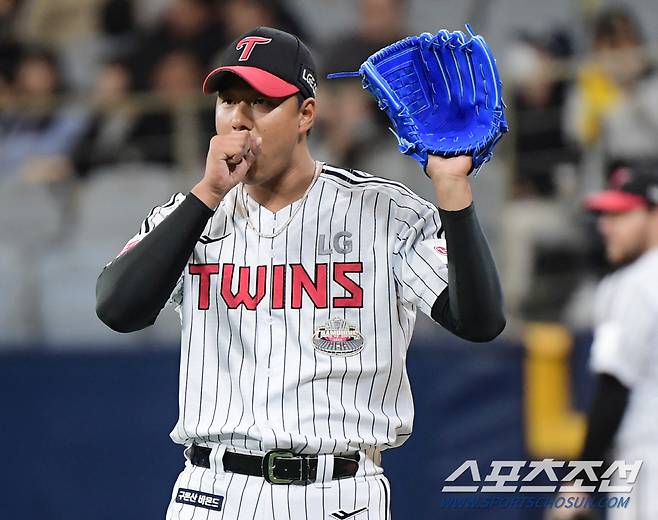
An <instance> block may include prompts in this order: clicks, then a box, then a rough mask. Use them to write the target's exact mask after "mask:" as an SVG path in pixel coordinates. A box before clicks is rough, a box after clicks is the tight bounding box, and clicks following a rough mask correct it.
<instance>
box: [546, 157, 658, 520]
mask: <svg viewBox="0 0 658 520" xmlns="http://www.w3.org/2000/svg"><path fill="white" fill-rule="evenodd" d="M657 204H658V167H656V165H655V164H651V165H650V164H647V163H644V164H642V163H636V164H633V165H627V166H624V167H619V168H617V169H616V170H615V171H614V172H613V173H612V175H611V177H610V186H609V188H608V189H607V190H606V191H603V192H601V193H598V194H595V195H593V196H591V197H589V198H588V199H587V200H586V206H587V208H589V209H590V210H592V211H595V212H597V213H598V228H599V231H600V233H601V235H602V236H603V240H604V243H605V247H606V255H607V258H608V260H609V262H610V263H611V264H612V265H613V266H615V267H616V269H615V271H614V272H613V273H612V274H610V275H608V276H607V277H606V278H604V279H603V280H602V281H601V283H600V285H599V288H598V291H597V294H596V298H595V308H594V313H595V330H594V342H593V344H592V352H591V359H590V366H591V369H592V370H593V372H594V373H595V374H596V390H595V395H594V398H593V401H592V405H591V408H590V410H589V413H588V430H587V435H586V439H585V444H584V447H583V450H582V452H581V454H580V457H579V460H588V461H605V460H607V459H611V460H623V461H624V462H625V463H626V464H629V465H632V464H634V463H635V462H636V461H642V463H641V471H640V472H639V475H638V477H637V480H636V482H635V483H634V484H633V491H632V493H631V494H630V500H629V503H628V507H626V508H615V509H610V510H609V511H608V515H607V518H609V519H613V520H645V519H646V520H648V519H654V518H657V517H658V497H657V496H656V490H657V489H658V455H657V454H656V448H657V447H658V421H656V417H655V415H654V413H655V411H656V410H657V409H658V329H657V328H656V324H657V323H658V277H657V276H656V275H657V274H658V210H657V209H656V205H657ZM608 455H610V456H609V457H608ZM604 468H605V466H604ZM601 473H603V471H601ZM599 476H600V475H599ZM619 484H624V485H627V482H623V483H622V482H619ZM589 485H596V483H589ZM612 494H613V495H615V494H616V493H612ZM624 496H628V495H624ZM575 513H576V511H575V510H572V511H571V512H569V511H565V512H564V513H563V514H562V515H561V516H559V515H556V516H555V517H556V518H571V517H572V516H573V515H574V514H575ZM582 513H583V512H582V511H581V514H582Z"/></svg>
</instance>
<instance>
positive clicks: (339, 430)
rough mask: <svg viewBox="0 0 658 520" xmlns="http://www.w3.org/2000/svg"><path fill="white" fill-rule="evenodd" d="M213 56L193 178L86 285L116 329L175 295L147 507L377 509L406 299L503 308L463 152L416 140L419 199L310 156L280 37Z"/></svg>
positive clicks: (478, 326)
mask: <svg viewBox="0 0 658 520" xmlns="http://www.w3.org/2000/svg"><path fill="white" fill-rule="evenodd" d="M222 64H223V66H222V67H220V68H218V69H216V70H215V71H213V72H212V73H211V74H210V75H209V76H208V78H207V79H206V82H205V83H204V90H205V91H206V92H208V93H210V92H218V100H217V109H216V126H217V135H216V136H214V137H213V138H212V139H211V142H210V148H209V152H208V158H207V163H206V171H205V174H204V177H203V179H202V180H201V181H200V182H199V183H198V184H196V185H195V186H194V187H193V188H192V190H191V192H190V194H188V195H187V196H185V195H182V194H177V195H174V196H173V197H172V198H171V199H170V200H169V201H168V202H167V203H166V204H164V205H163V206H160V207H158V208H154V209H153V210H152V211H151V213H150V214H149V216H148V217H147V218H146V220H145V221H144V223H143V224H142V227H141V229H140V231H139V233H138V234H137V235H136V236H135V237H134V238H133V239H132V240H130V241H129V242H128V244H127V246H126V248H124V251H122V253H121V254H120V255H119V257H118V258H117V259H116V260H114V261H113V262H112V263H110V264H109V265H108V266H107V267H106V268H105V270H104V271H103V273H102V274H101V276H100V277H99V281H98V286H97V299H98V302H97V312H98V315H99V317H100V318H101V319H102V320H103V321H104V322H105V323H106V324H108V325H109V326H110V327H112V328H114V329H115V330H118V331H122V332H129V331H132V330H138V329H140V328H143V327H145V326H148V325H149V324H151V323H153V322H154V320H155V319H156V317H157V315H158V313H159V311H160V309H161V308H162V306H163V305H164V304H165V303H166V301H167V300H168V299H169V298H170V297H171V299H172V300H173V301H174V302H175V303H176V304H178V306H179V312H180V315H181V321H182V335H181V339H182V341H181V347H182V351H181V369H180V394H179V396H180V397H179V410H180V416H179V419H178V423H177V424H176V426H175V427H174V429H173V431H172V433H171V437H172V439H173V440H174V441H175V442H177V443H180V444H184V445H186V446H188V449H186V451H185V454H186V467H185V469H184V470H183V472H182V473H181V474H180V475H179V477H178V479H177V481H176V484H175V486H174V490H173V493H172V500H171V503H170V505H169V508H168V511H167V518H171V519H174V518H176V519H178V518H181V519H182V518H185V519H190V518H193V517H194V518H213V519H215V518H224V519H226V520H233V519H242V518H250V519H251V518H287V519H302V518H303V519H309V518H312V519H320V518H321V519H326V518H338V519H347V518H352V517H355V518H356V517H358V518H361V519H362V520H365V519H368V520H379V519H385V518H388V515H389V500H390V492H389V488H388V481H387V480H386V478H385V477H384V476H383V474H382V468H381V466H380V455H381V452H382V450H384V449H387V448H389V447H395V446H399V445H400V444H402V443H403V442H404V441H405V440H406V439H407V438H408V436H409V435H410V433H411V429H412V422H413V403H412V398H411V391H410V387H409V381H408V378H407V374H406V369H405V358H406V349H407V347H408V345H409V341H410V339H411V335H412V331H413V326H414V321H415V317H416V310H417V309H418V308H420V310H422V311H423V312H425V313H426V314H428V315H430V316H432V317H433V318H434V319H435V320H437V321H438V322H439V323H441V324H442V325H444V326H445V327H446V328H448V329H449V330H451V331H453V332H454V333H455V334H458V335H460V336H461V337H464V338H467V339H471V340H474V341H487V340H490V339H493V338H494V337H495V336H497V335H498V334H499V333H500V331H501V330H502V329H503V327H504V325H505V319H504V316H503V313H502V302H501V300H502V298H501V294H500V285H499V282H498V277H497V274H496V269H495V265H494V263H493V259H492V257H491V254H490V251H489V248H488V246H487V243H486V240H485V238H484V235H483V234H482V231H481V228H480V226H479V224H478V221H477V217H476V215H475V211H474V208H473V205H472V195H471V191H470V185H469V181H468V179H467V174H468V172H469V170H470V167H471V160H470V158H469V157H455V158H451V159H442V158H439V157H432V158H431V159H430V162H429V165H428V167H427V173H428V175H430V176H431V178H432V181H433V184H434V187H435V192H436V196H437V200H438V202H439V206H440V208H441V209H439V210H437V208H436V207H435V206H434V205H432V204H431V203H429V202H427V201H425V200H423V199H421V198H419V197H418V196H416V195H414V194H413V193H412V192H410V191H409V190H408V189H407V188H405V187H404V186H402V185H401V184H399V183H395V182H391V181H387V180H384V179H380V178H377V177H374V176H372V175H369V174H365V173H362V172H357V171H351V170H346V169H342V168H336V167H332V166H328V165H324V164H322V163H319V162H316V161H314V160H313V159H312V157H311V155H310V153H309V150H308V146H307V133H308V131H309V130H310V129H311V127H312V126H313V121H314V117H315V99H314V95H315V85H316V82H315V66H314V64H313V60H312V57H311V54H310V52H309V51H308V49H307V48H306V47H305V46H304V45H303V43H301V42H300V41H299V40H298V39H297V38H296V37H294V36H292V35H289V34H287V33H284V32H281V31H277V30H273V29H268V28H258V29H256V30H254V31H251V32H250V33H248V34H246V35H243V36H241V37H240V38H238V39H237V40H236V41H235V42H233V43H232V44H231V45H230V46H229V47H228V48H227V50H226V52H225V54H224V56H223V58H222ZM414 173H415V174H422V173H419V172H414ZM446 241H447V244H446ZM446 247H448V250H446ZM448 260H449V262H448ZM272 450H285V451H284V453H282V454H277V453H276V452H273V451H272Z"/></svg>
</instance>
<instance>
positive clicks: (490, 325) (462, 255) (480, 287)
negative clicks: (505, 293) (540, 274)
mask: <svg viewBox="0 0 658 520" xmlns="http://www.w3.org/2000/svg"><path fill="white" fill-rule="evenodd" d="M439 215H440V217H441V224H442V225H443V230H444V233H445V238H446V242H447V246H448V287H446V289H444V290H443V292H441V294H440V295H439V296H438V298H437V299H436V301H435V302H434V305H433V306H432V313H431V314H432V318H433V319H434V320H435V321H437V322H438V323H440V324H441V325H443V327H445V328H446V329H447V330H449V331H450V332H452V333H453V334H455V335H457V336H459V337H460V338H463V339H467V340H469V341H478V342H483V341H491V340H492V339H494V338H495V337H496V336H498V334H500V333H501V332H502V331H503V329H504V328H505V315H504V312H503V297H502V291H501V288H500V281H499V279H498V272H497V271H496V265H495V263H494V259H493V256H492V254H491V250H490V249H489V244H488V243H487V239H486V238H485V236H484V232H483V231H482V227H481V226H480V222H479V221H478V218H477V215H476V213H475V207H474V205H473V204H471V205H470V206H469V207H467V208H464V209H462V210H459V211H446V210H442V209H440V208H439Z"/></svg>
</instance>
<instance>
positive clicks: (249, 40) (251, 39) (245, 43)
mask: <svg viewBox="0 0 658 520" xmlns="http://www.w3.org/2000/svg"><path fill="white" fill-rule="evenodd" d="M271 41H272V38H263V37H262V36H245V37H244V38H242V39H241V40H240V41H239V42H238V44H237V45H236V46H235V50H238V51H239V50H240V49H243V50H242V54H240V57H239V58H238V61H247V60H248V59H249V56H251V53H252V51H253V50H254V47H256V45H267V44H268V43H270V42H271Z"/></svg>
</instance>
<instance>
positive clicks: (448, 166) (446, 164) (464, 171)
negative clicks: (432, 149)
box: [425, 155, 473, 180]
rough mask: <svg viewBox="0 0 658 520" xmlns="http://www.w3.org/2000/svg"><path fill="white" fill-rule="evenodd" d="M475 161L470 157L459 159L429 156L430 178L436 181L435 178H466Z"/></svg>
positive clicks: (428, 171)
mask: <svg viewBox="0 0 658 520" xmlns="http://www.w3.org/2000/svg"><path fill="white" fill-rule="evenodd" d="M472 165H473V159H472V158H471V156H470V155H459V156H457V157H440V156H439V155H428V157H427V169H426V170H425V171H426V173H427V175H428V177H429V178H430V179H432V180H434V178H435V176H438V175H440V176H443V177H446V178H449V177H453V178H458V179H459V178H466V177H467V176H468V174H469V172H470V171H471V166H472Z"/></svg>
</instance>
